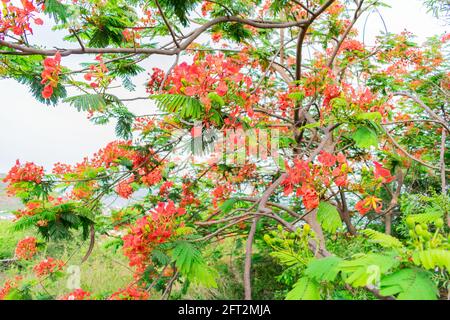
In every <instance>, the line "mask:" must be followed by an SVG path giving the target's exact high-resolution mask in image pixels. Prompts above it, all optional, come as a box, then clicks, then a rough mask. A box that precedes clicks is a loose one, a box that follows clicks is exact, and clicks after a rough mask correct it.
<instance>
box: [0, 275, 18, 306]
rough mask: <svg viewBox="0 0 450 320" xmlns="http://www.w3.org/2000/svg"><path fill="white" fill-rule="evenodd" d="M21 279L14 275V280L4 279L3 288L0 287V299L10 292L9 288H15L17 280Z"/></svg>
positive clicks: (3, 298)
mask: <svg viewBox="0 0 450 320" xmlns="http://www.w3.org/2000/svg"><path fill="white" fill-rule="evenodd" d="M21 280H22V278H21V277H18V276H17V277H15V279H14V280H6V282H5V283H4V285H3V288H0V300H5V298H6V297H7V295H8V294H9V293H10V292H11V290H13V289H16V288H17V287H18V286H19V282H20V281H21Z"/></svg>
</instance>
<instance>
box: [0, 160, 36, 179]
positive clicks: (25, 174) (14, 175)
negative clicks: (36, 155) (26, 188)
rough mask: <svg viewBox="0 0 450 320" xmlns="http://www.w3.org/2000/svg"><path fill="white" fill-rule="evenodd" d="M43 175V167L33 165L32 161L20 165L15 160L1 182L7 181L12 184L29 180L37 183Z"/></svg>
mask: <svg viewBox="0 0 450 320" xmlns="http://www.w3.org/2000/svg"><path fill="white" fill-rule="evenodd" d="M43 176H44V168H43V167H41V166H37V165H35V164H34V163H33V162H27V163H25V165H23V166H22V165H21V164H20V161H19V160H17V161H16V164H15V166H14V167H12V168H11V170H9V172H8V174H7V175H6V177H5V179H3V182H9V183H10V184H14V183H17V182H23V181H30V182H35V183H37V184H39V183H41V182H42V177H43Z"/></svg>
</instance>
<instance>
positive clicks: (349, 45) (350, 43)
mask: <svg viewBox="0 0 450 320" xmlns="http://www.w3.org/2000/svg"><path fill="white" fill-rule="evenodd" d="M340 51H341V52H342V51H360V52H364V45H363V44H362V43H361V42H359V41H358V40H354V39H347V40H345V41H344V42H343V43H342V45H341V48H340Z"/></svg>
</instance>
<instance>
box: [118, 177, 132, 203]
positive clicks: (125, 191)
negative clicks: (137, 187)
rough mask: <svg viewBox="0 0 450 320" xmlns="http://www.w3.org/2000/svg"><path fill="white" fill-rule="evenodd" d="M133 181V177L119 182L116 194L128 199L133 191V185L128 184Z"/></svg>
mask: <svg viewBox="0 0 450 320" xmlns="http://www.w3.org/2000/svg"><path fill="white" fill-rule="evenodd" d="M133 181H134V177H131V178H129V179H127V180H124V181H121V182H119V184H118V185H117V188H116V192H117V194H118V195H119V196H120V197H121V198H124V199H128V198H129V197H130V196H131V195H132V194H133V192H134V190H133V187H132V186H131V185H130V184H131V183H132V182H133Z"/></svg>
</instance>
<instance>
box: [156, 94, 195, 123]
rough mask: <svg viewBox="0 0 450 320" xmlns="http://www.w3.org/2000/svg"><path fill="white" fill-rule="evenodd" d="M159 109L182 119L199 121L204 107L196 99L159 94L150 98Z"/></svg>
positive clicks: (178, 95)
mask: <svg viewBox="0 0 450 320" xmlns="http://www.w3.org/2000/svg"><path fill="white" fill-rule="evenodd" d="M150 98H151V99H154V100H155V101H156V105H157V106H158V108H159V109H161V110H163V111H167V112H171V113H176V114H178V115H179V116H180V117H181V118H183V119H200V118H201V116H202V115H203V114H204V107H203V105H202V104H201V102H200V101H199V100H198V99H195V98H192V97H189V96H184V95H181V94H160V95H154V96H151V97H150Z"/></svg>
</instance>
